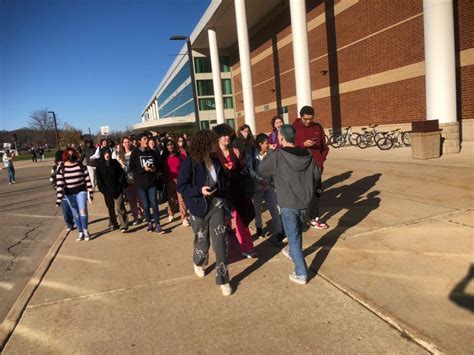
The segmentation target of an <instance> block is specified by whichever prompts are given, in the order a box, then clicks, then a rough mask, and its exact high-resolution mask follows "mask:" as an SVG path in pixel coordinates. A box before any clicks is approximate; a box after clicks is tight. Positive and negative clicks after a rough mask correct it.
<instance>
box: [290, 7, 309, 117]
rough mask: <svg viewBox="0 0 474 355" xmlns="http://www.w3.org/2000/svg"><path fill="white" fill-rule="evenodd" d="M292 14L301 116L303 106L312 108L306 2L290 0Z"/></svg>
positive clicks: (297, 97) (297, 91) (296, 80)
mask: <svg viewBox="0 0 474 355" xmlns="http://www.w3.org/2000/svg"><path fill="white" fill-rule="evenodd" d="M290 12H291V34H292V38H293V61H294V63H295V82H296V103H297V106H298V114H299V112H300V110H301V108H302V107H303V106H312V100H311V75H310V71H309V54H308V29H307V27H306V2H305V0H290Z"/></svg>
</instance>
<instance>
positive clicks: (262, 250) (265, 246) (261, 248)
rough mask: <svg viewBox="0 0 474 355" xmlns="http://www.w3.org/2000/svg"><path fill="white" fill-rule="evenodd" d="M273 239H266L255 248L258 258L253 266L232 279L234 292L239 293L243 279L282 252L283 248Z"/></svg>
mask: <svg viewBox="0 0 474 355" xmlns="http://www.w3.org/2000/svg"><path fill="white" fill-rule="evenodd" d="M273 238H274V237H270V238H265V241H263V242H261V243H260V244H258V245H257V246H256V247H255V248H254V250H255V251H256V252H257V254H258V258H256V259H253V260H255V261H254V262H253V263H252V264H251V265H249V266H248V267H246V268H245V269H244V270H242V271H241V272H240V273H238V274H237V275H235V276H234V277H231V280H230V283H231V285H232V288H233V289H234V292H235V291H237V289H238V287H239V284H240V282H241V281H242V280H243V279H245V278H246V277H247V276H249V275H250V274H252V273H253V272H254V271H256V270H258V269H259V268H260V267H262V266H263V265H264V264H265V263H266V262H267V261H269V260H270V259H272V258H273V257H274V256H275V255H278V254H279V253H280V252H281V246H280V245H279V244H278V243H277V242H276V241H275V240H273ZM239 260H242V258H240V259H239ZM229 264H230V262H229ZM231 271H232V270H231Z"/></svg>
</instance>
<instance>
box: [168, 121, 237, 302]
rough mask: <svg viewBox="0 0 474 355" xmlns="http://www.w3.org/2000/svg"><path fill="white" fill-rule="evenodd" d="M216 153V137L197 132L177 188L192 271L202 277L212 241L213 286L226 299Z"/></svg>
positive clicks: (222, 206) (221, 179)
mask: <svg viewBox="0 0 474 355" xmlns="http://www.w3.org/2000/svg"><path fill="white" fill-rule="evenodd" d="M216 150H217V136H216V135H215V134H214V133H213V132H211V131H207V130H205V131H199V132H198V133H197V134H196V136H194V137H193V140H192V143H191V151H190V155H191V156H190V157H188V158H187V159H186V160H185V161H183V164H182V165H181V171H180V173H179V177H178V183H177V188H176V189H177V190H178V192H180V193H181V194H182V195H183V198H184V201H185V203H186V206H187V207H188V209H189V212H190V214H191V218H190V223H191V226H192V228H193V231H194V254H193V261H194V272H195V273H196V275H197V276H198V277H204V275H205V271H204V268H205V267H206V266H207V263H208V258H209V246H210V242H211V240H212V245H213V249H214V251H215V253H216V283H217V285H220V287H221V290H222V294H223V295H224V296H229V295H230V294H231V293H232V288H231V287H230V284H229V272H228V268H227V247H226V245H227V233H226V222H225V208H226V207H225V206H226V200H225V197H224V196H225V194H224V186H225V185H224V177H223V171H222V168H221V166H220V163H219V160H218V159H215V158H212V157H211V152H215V151H216Z"/></svg>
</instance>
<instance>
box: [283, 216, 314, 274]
mask: <svg viewBox="0 0 474 355" xmlns="http://www.w3.org/2000/svg"><path fill="white" fill-rule="evenodd" d="M306 212H307V210H306V209H302V210H299V209H295V208H281V209H280V213H281V219H282V220H283V228H285V234H286V236H287V238H288V246H289V248H290V256H291V260H293V262H294V263H295V273H296V275H297V276H299V277H302V278H307V277H308V267H307V266H306V261H305V260H304V256H303V249H302V248H303V245H302V244H303V226H304V218H305V215H306Z"/></svg>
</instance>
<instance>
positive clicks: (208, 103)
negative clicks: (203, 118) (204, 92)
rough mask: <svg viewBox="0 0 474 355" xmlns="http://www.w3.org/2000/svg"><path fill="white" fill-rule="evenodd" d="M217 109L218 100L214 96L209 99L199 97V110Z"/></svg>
mask: <svg viewBox="0 0 474 355" xmlns="http://www.w3.org/2000/svg"><path fill="white" fill-rule="evenodd" d="M215 109H216V102H215V101H214V99H213V98H209V99H199V110H200V111H209V110H215Z"/></svg>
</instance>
